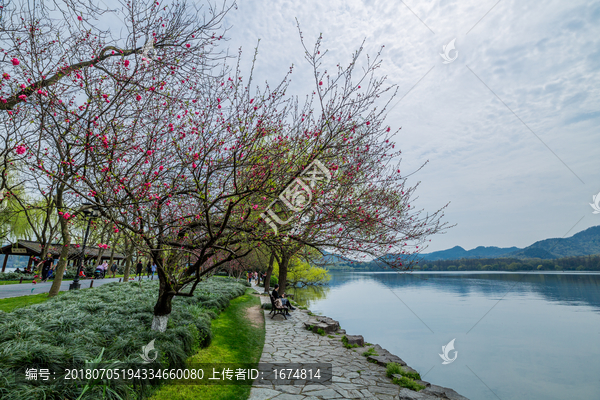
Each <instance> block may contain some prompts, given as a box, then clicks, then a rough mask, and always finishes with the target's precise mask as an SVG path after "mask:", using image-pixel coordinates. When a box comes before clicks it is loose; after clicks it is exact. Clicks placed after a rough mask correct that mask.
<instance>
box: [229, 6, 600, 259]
mask: <svg viewBox="0 0 600 400" xmlns="http://www.w3.org/2000/svg"><path fill="white" fill-rule="evenodd" d="M296 18H297V19H298V21H299V23H300V24H301V28H302V32H303V36H304V38H305V40H306V42H307V43H308V44H309V45H311V44H312V43H314V40H316V39H317V37H318V36H319V33H322V34H323V47H324V48H326V49H328V50H329V54H328V58H327V60H328V61H329V62H330V63H331V64H333V65H335V64H336V63H338V62H340V63H344V64H346V63H347V62H348V61H349V59H350V56H351V54H352V52H353V51H354V50H356V49H357V48H358V47H359V46H360V43H361V42H362V40H363V39H365V40H366V42H365V53H368V54H370V55H374V54H375V53H376V52H377V51H378V49H379V48H380V47H381V46H382V45H383V46H385V48H384V51H383V55H382V59H383V65H382V68H381V69H380V70H379V72H380V73H381V74H382V75H386V76H387V78H388V82H389V83H390V84H395V85H398V88H399V91H398V96H397V98H396V100H394V101H393V102H392V105H393V108H391V109H390V112H389V116H388V119H387V122H388V123H389V124H390V125H391V126H392V127H395V128H398V127H402V129H401V131H400V134H399V135H397V136H396V138H395V139H396V143H398V145H399V146H400V148H401V149H402V151H403V159H402V165H403V167H402V169H403V172H406V173H407V172H410V171H412V170H414V169H416V168H418V166H420V165H421V164H422V163H423V162H425V161H427V160H428V161H429V163H428V164H427V165H426V167H425V168H424V169H423V170H421V171H420V172H419V173H418V174H416V175H414V176H413V180H412V183H416V182H417V181H420V182H421V183H420V187H419V190H418V193H419V200H418V201H417V202H416V205H417V207H418V208H423V209H425V210H426V211H434V210H436V209H438V208H440V207H442V206H443V205H444V204H446V203H447V202H450V205H449V207H448V209H447V212H446V216H445V218H446V220H447V221H448V222H450V223H452V224H457V226H456V227H454V228H452V229H450V230H449V231H448V232H447V233H446V234H445V235H438V236H436V237H433V238H432V241H431V244H430V247H429V249H428V251H435V250H442V249H446V248H450V247H453V246H456V245H460V246H462V247H464V248H466V249H471V248H474V247H476V246H501V247H509V246H518V247H525V246H528V245H530V244H532V243H533V242H535V241H537V240H541V239H545V238H549V237H563V236H567V237H568V236H571V235H573V234H574V233H576V232H578V231H581V230H583V229H585V228H588V227H590V226H594V225H600V214H593V209H592V207H591V206H590V205H589V203H591V202H592V196H593V195H595V194H596V193H598V192H600V157H599V156H598V147H599V144H600V130H599V128H598V125H599V123H600V74H599V71H600V23H599V21H600V2H590V1H577V0H576V1H568V2H567V1H544V2H541V1H538V2H532V1H530V2H518V1H509V0H500V1H497V0H491V1H482V2H481V1H461V2H457V1H443V0H442V1H434V2H417V1H414V0H406V1H405V2H402V1H379V0H376V1H358V0H351V1H341V0H339V1H338V0H330V1H314V0H303V1H287V0H286V1H284V0H277V1H272V0H247V1H244V0H241V1H239V2H238V9H237V10H232V12H231V13H230V14H229V15H228V17H227V18H226V25H227V26H230V27H231V29H230V31H229V33H228V35H227V36H228V37H229V38H230V39H231V40H230V41H229V42H228V43H227V45H228V46H229V48H230V49H231V51H232V53H236V52H237V49H238V48H239V47H242V49H243V51H244V56H243V63H242V66H243V68H245V69H246V70H248V66H249V63H250V61H251V59H252V56H253V52H254V48H255V46H256V44H257V42H258V40H259V39H260V46H259V55H258V60H257V65H256V68H255V72H256V74H255V78H258V81H262V82H264V80H266V79H268V80H269V82H275V81H277V80H279V79H281V78H282V77H283V76H284V74H285V73H286V72H287V70H288V69H289V67H290V66H291V65H292V64H294V73H293V75H292V86H291V89H292V91H293V92H294V93H298V94H303V93H306V92H308V91H311V90H312V88H313V87H312V86H311V84H312V83H313V82H314V80H313V79H312V76H311V70H310V66H309V65H308V63H307V62H306V61H305V60H304V58H303V54H304V51H303V49H302V46H301V43H300V39H299V35H298V31H297V28H296V21H295V19H296ZM594 26H596V28H594ZM453 39H455V48H456V51H457V52H458V54H457V53H456V52H455V51H451V52H449V54H448V55H449V57H450V59H452V58H454V57H455V56H457V57H456V59H455V60H454V61H453V62H451V63H448V64H444V63H443V61H444V60H443V58H442V57H441V56H440V53H442V52H443V51H442V48H443V46H444V45H446V44H448V43H449V42H450V41H451V40H453ZM255 82H257V81H255Z"/></svg>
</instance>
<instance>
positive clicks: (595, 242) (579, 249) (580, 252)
mask: <svg viewBox="0 0 600 400" xmlns="http://www.w3.org/2000/svg"><path fill="white" fill-rule="evenodd" d="M592 254H600V225H599V226H592V227H591V228H588V229H586V230H584V231H581V232H578V233H576V234H575V235H573V236H571V237H568V238H555V239H544V240H540V241H538V242H535V243H534V244H532V245H531V246H528V247H525V248H524V249H523V250H519V251H516V252H513V253H510V254H507V255H506V256H505V257H517V258H532V257H538V258H548V259H550V258H560V257H572V256H588V255H592ZM536 255H539V256H536ZM544 255H545V256H544Z"/></svg>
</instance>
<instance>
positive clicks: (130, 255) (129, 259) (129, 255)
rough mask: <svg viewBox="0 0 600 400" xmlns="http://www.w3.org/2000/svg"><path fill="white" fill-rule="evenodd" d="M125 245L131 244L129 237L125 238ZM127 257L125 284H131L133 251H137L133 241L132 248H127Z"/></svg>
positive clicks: (124, 275)
mask: <svg viewBox="0 0 600 400" xmlns="http://www.w3.org/2000/svg"><path fill="white" fill-rule="evenodd" d="M125 244H126V245H127V244H129V243H128V242H127V237H125ZM126 249H127V250H126V251H127V257H126V258H125V269H124V270H123V283H125V282H129V270H130V269H131V262H132V260H133V251H134V249H135V246H134V243H133V240H132V241H131V246H127V247H126Z"/></svg>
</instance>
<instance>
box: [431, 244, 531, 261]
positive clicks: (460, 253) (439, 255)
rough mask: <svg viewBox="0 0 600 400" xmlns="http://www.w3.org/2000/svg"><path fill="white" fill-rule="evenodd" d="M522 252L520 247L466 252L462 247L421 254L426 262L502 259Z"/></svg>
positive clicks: (478, 248)
mask: <svg viewBox="0 0 600 400" xmlns="http://www.w3.org/2000/svg"><path fill="white" fill-rule="evenodd" d="M519 250H521V249H520V248H518V247H506V248H502V247H495V246H490V247H484V246H479V247H476V248H474V249H472V250H468V251H467V250H465V249H463V248H462V247H460V246H454V247H453V248H451V249H448V250H441V251H434V252H433V253H426V254H421V256H422V258H423V259H424V260H429V261H435V260H459V259H461V258H496V257H502V256H504V255H506V254H508V253H513V252H516V251H519Z"/></svg>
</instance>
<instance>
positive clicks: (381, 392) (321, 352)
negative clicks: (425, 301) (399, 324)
mask: <svg viewBox="0 0 600 400" xmlns="http://www.w3.org/2000/svg"><path fill="white" fill-rule="evenodd" d="M261 302H262V303H263V304H265V303H270V301H269V298H268V297H266V296H261ZM265 317H266V318H265V325H266V326H265V328H266V333H265V345H264V348H263V353H262V356H261V359H260V362H261V363H296V364H298V363H305V364H306V363H331V364H332V373H333V375H332V379H331V384H326V385H323V384H314V383H308V384H307V383H306V381H302V380H296V381H294V380H292V381H289V383H288V384H285V385H276V384H271V383H269V382H268V381H267V382H265V381H260V382H258V381H257V382H256V383H255V385H254V386H253V387H252V391H251V394H250V400H267V399H270V400H317V399H381V400H434V399H446V400H468V399H467V398H466V397H464V396H461V395H459V394H458V393H456V392H455V391H454V390H452V389H448V388H444V387H441V386H437V385H432V384H430V383H429V382H425V381H421V380H415V381H414V382H416V383H417V384H420V385H421V386H424V387H425V388H424V389H422V390H420V391H418V392H417V391H414V390H411V389H408V388H405V387H401V386H399V385H397V384H395V383H393V380H392V379H391V378H388V377H387V376H386V366H387V364H388V363H397V364H400V365H401V366H402V369H403V373H404V375H406V373H409V375H410V373H411V372H413V373H416V371H415V370H414V369H412V368H410V367H408V366H407V365H406V363H405V362H404V361H402V359H400V358H399V357H398V356H395V355H393V354H391V353H390V352H388V351H387V350H385V349H383V348H381V346H379V345H369V344H367V345H366V346H365V343H364V339H363V337H362V336H358V335H354V336H351V335H346V332H345V331H344V330H343V329H340V326H339V323H338V322H337V321H335V320H333V319H331V318H327V317H321V316H313V315H310V314H309V311H307V310H300V309H297V310H295V311H292V312H291V313H290V316H288V317H287V320H285V319H284V318H283V316H282V315H278V316H276V317H274V318H273V319H272V318H271V315H269V312H268V310H265ZM344 337H346V338H347V341H346V340H342V338H344ZM344 342H345V343H346V345H344ZM353 345H355V346H354V347H353ZM370 349H372V350H370ZM363 353H365V354H366V355H363ZM394 378H397V379H394V380H396V381H398V380H400V379H402V376H401V375H394Z"/></svg>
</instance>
